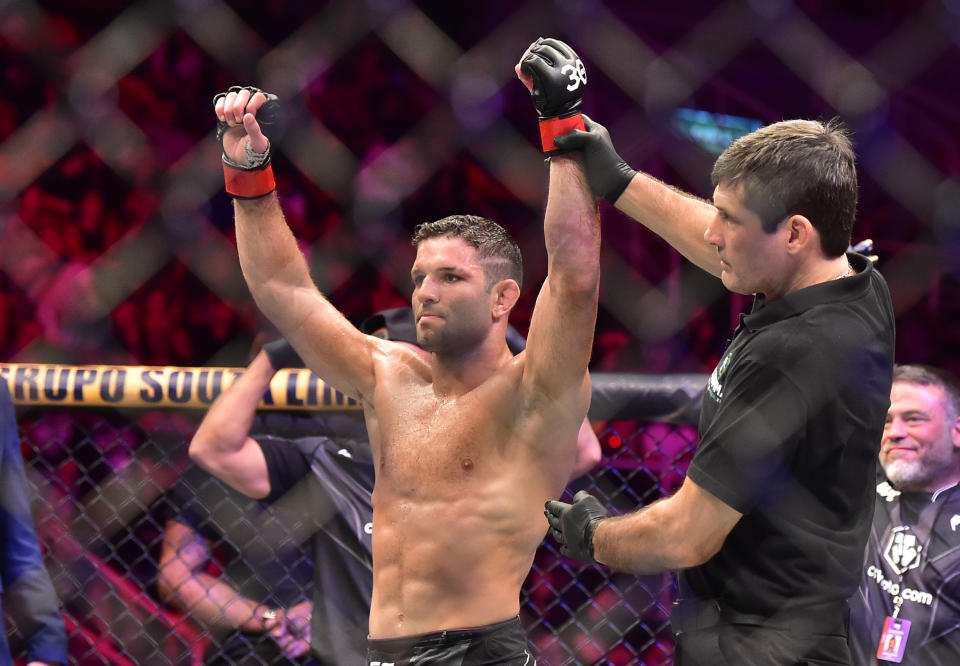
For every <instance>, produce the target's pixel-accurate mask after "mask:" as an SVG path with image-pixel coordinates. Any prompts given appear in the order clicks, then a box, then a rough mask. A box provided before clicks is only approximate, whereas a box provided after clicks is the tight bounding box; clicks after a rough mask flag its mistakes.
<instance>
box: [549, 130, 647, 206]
mask: <svg viewBox="0 0 960 666" xmlns="http://www.w3.org/2000/svg"><path fill="white" fill-rule="evenodd" d="M583 122H584V125H585V126H586V130H587V131H586V132H582V131H580V130H573V131H572V132H568V133H567V134H564V135H563V136H558V137H556V138H555V139H554V142H555V143H556V145H557V147H559V148H561V149H562V150H564V151H569V150H582V151H583V170H584V171H585V172H586V173H587V181H588V182H589V183H590V189H591V190H592V191H593V196H595V197H597V198H600V197H603V198H604V199H606V200H607V201H609V202H610V203H616V201H617V199H619V198H620V195H621V194H623V191H624V190H625V189H627V185H629V184H630V181H631V180H633V177H634V176H635V175H637V172H636V171H635V170H634V169H632V168H631V167H630V165H629V164H627V163H626V162H624V161H623V158H621V157H620V156H619V155H618V154H617V151H616V150H614V148H613V141H611V140H610V133H609V132H608V131H607V128H606V127H604V126H603V125H601V124H600V123H597V122H594V121H593V120H591V119H590V117H589V116H584V117H583Z"/></svg>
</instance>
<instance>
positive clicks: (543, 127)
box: [540, 113, 587, 152]
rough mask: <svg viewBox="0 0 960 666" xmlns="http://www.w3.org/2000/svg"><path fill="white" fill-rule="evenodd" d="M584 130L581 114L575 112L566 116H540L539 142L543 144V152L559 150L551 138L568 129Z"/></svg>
mask: <svg viewBox="0 0 960 666" xmlns="http://www.w3.org/2000/svg"><path fill="white" fill-rule="evenodd" d="M575 129H579V130H584V131H586V129H587V128H586V127H584V125H583V115H582V114H579V113H576V114H574V115H572V116H567V117H566V118H541V119H540V143H541V144H542V145H543V150H544V152H549V151H551V150H560V149H559V148H557V146H556V145H554V143H553V138H554V137H556V136H560V135H561V134H566V133H567V132H569V131H570V130H575Z"/></svg>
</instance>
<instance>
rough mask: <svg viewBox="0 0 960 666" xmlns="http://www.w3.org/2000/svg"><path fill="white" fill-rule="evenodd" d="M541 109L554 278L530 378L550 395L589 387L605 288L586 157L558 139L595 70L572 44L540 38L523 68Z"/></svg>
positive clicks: (538, 325) (548, 284)
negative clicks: (588, 375) (563, 146)
mask: <svg viewBox="0 0 960 666" xmlns="http://www.w3.org/2000/svg"><path fill="white" fill-rule="evenodd" d="M515 69H516V72H517V76H518V77H519V78H520V80H521V81H522V82H523V83H524V84H525V85H526V86H527V88H528V89H529V90H530V93H531V98H532V100H533V104H534V106H535V107H536V109H537V111H538V112H539V113H540V134H541V138H542V139H543V147H544V150H545V151H546V152H547V154H548V155H551V157H550V190H549V196H548V198H547V207H546V213H545V215H544V240H545V242H546V248H547V278H546V280H545V281H544V284H543V287H542V288H541V290H540V294H539V296H538V297H537V304H536V306H535V308H534V311H533V318H532V321H531V324H530V335H529V339H528V345H527V352H526V353H527V361H526V363H527V365H526V368H525V372H524V382H525V383H527V384H528V385H531V386H533V387H534V388H535V390H537V391H538V392H541V393H543V394H546V395H550V396H558V395H562V394H569V392H570V391H571V390H576V389H585V388H586V386H587V381H586V372H587V364H588V363H589V361H590V352H591V349H592V346H593V331H594V328H595V326H596V321H597V301H598V297H599V285H600V217H599V213H598V210H597V203H596V200H595V199H594V197H593V195H592V194H591V192H590V188H589V186H588V184H587V179H586V175H585V174H584V172H583V168H582V164H581V160H580V158H579V157H578V156H574V155H571V154H567V153H563V151H560V150H557V149H556V146H554V145H553V143H552V137H553V136H555V135H556V134H558V133H563V132H565V131H566V130H567V129H570V128H571V127H578V126H582V122H581V120H580V118H581V115H580V105H581V101H582V95H583V90H584V87H585V86H586V83H587V75H586V71H585V68H584V66H583V63H582V62H581V61H580V59H579V58H578V57H577V54H576V53H574V51H573V49H571V48H570V47H569V46H568V45H567V44H565V43H563V42H561V41H559V40H555V39H538V40H537V41H536V42H534V43H533V44H532V45H531V46H530V48H528V49H527V51H526V53H524V55H523V57H522V58H521V60H520V62H519V63H518V64H517V66H516V68H515Z"/></svg>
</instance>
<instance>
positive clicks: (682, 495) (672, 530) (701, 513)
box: [593, 477, 743, 575]
mask: <svg viewBox="0 0 960 666" xmlns="http://www.w3.org/2000/svg"><path fill="white" fill-rule="evenodd" d="M742 515H743V514H742V513H740V512H739V511H737V510H735V509H733V508H731V507H730V506H728V505H727V504H724V503H723V502H722V501H720V500H719V499H717V498H716V497H715V496H713V495H711V494H710V493H709V492H707V491H706V490H704V489H703V488H701V487H700V486H698V485H697V484H696V483H694V482H693V481H691V480H690V478H689V477H688V478H687V479H685V480H684V482H683V485H682V486H681V487H680V490H678V491H677V492H676V494H674V495H673V496H672V497H669V498H666V499H662V500H660V501H658V502H654V503H653V504H651V505H650V506H648V507H645V508H643V509H640V510H639V511H636V512H634V513H631V514H627V515H625V516H618V517H616V518H609V519H607V520H603V521H601V522H600V523H598V524H597V528H596V531H595V532H594V535H593V552H594V558H595V559H596V561H597V562H599V563H601V564H605V565H607V566H609V567H611V568H612V569H616V570H618V571H625V572H628V573H633V574H637V575H645V574H654V573H659V572H661V571H673V570H677V569H687V568H689V567H695V566H697V565H700V564H703V563H704V562H706V561H707V560H709V559H710V558H711V557H713V556H714V555H715V554H716V553H717V551H719V550H720V547H721V546H722V545H723V542H724V540H725V539H726V538H727V535H728V534H729V533H730V530H732V529H733V526H734V525H736V524H737V521H739V520H740V517H741V516H742Z"/></svg>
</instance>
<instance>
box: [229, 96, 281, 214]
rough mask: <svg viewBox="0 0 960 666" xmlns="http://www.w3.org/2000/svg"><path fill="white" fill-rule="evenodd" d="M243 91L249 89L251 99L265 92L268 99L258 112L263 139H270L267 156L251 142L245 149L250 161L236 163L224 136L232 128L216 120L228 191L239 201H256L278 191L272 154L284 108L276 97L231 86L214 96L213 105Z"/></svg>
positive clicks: (247, 143)
mask: <svg viewBox="0 0 960 666" xmlns="http://www.w3.org/2000/svg"><path fill="white" fill-rule="evenodd" d="M240 90H249V91H250V97H251V98H252V97H253V96H254V95H255V94H257V93H263V95H264V96H266V98H267V101H266V102H264V103H263V106H261V107H260V109H259V110H258V111H257V122H258V123H259V124H260V129H261V131H262V132H263V134H264V136H266V137H267V139H269V140H270V145H269V147H268V148H267V151H266V152H265V153H257V152H255V151H254V150H253V148H252V147H251V145H250V141H249V139H248V140H247V142H246V144H245V147H244V152H245V156H246V158H247V159H246V161H245V163H243V164H241V163H239V162H237V161H236V160H234V159H233V158H231V157H230V156H228V155H227V153H226V151H225V150H224V147H223V135H224V134H225V133H226V132H227V130H228V129H230V126H229V125H227V123H225V122H223V121H222V120H219V119H218V120H217V141H218V142H219V143H220V151H221V159H222V160H223V177H224V181H225V183H226V190H227V192H229V193H230V194H232V195H233V196H235V197H237V198H239V199H257V198H259V197H262V196H265V195H267V194H269V193H270V192H273V191H274V190H275V189H276V183H275V182H274V179H273V167H271V166H270V153H271V151H272V149H273V141H274V140H275V139H276V138H277V137H278V136H279V134H280V132H281V131H282V114H281V107H280V102H279V100H278V99H277V96H276V95H274V94H272V93H268V92H264V91H263V90H260V89H259V88H254V87H253V86H231V87H230V88H229V89H228V90H227V92H222V93H218V94H217V95H215V96H214V98H213V104H214V106H216V104H217V101H218V100H219V99H221V98H222V97H226V96H227V95H228V94H229V93H232V92H239V91H240Z"/></svg>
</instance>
